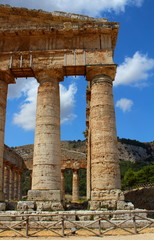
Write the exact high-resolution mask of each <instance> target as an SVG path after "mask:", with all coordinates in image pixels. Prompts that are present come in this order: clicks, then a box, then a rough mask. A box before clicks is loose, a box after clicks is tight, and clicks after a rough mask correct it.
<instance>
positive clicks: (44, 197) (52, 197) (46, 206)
mask: <svg viewBox="0 0 154 240" xmlns="http://www.w3.org/2000/svg"><path fill="white" fill-rule="evenodd" d="M17 208H18V210H24V209H25V210H26V209H27V210H37V211H60V210H63V205H62V202H61V193H60V190H29V191H28V201H24V202H19V203H18V207H17Z"/></svg>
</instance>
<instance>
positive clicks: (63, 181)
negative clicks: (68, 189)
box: [61, 169, 65, 201]
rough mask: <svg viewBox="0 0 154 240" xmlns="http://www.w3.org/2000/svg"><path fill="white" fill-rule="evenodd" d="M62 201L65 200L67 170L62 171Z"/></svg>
mask: <svg viewBox="0 0 154 240" xmlns="http://www.w3.org/2000/svg"><path fill="white" fill-rule="evenodd" d="M61 199H62V201H64V200H65V170H64V169H62V170H61Z"/></svg>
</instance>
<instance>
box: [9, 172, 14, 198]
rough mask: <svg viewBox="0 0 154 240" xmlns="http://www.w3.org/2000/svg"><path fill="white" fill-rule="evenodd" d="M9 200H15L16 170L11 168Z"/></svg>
mask: <svg viewBox="0 0 154 240" xmlns="http://www.w3.org/2000/svg"><path fill="white" fill-rule="evenodd" d="M9 200H14V169H13V168H10V184H9Z"/></svg>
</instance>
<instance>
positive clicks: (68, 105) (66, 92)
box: [60, 83, 77, 123]
mask: <svg viewBox="0 0 154 240" xmlns="http://www.w3.org/2000/svg"><path fill="white" fill-rule="evenodd" d="M76 92H77V87H76V85H75V83H73V84H70V85H69V87H68V89H66V87H64V86H63V85H62V84H60V108H61V111H60V114H61V123H65V122H68V121H70V120H73V119H74V118H75V117H76V115H75V114H73V113H72V110H73V107H74V104H75V98H74V97H75V94H76Z"/></svg>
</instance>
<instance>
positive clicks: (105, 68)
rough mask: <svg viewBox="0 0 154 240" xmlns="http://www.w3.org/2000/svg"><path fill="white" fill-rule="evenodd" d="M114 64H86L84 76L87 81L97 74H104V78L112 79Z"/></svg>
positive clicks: (114, 69) (114, 72)
mask: <svg viewBox="0 0 154 240" xmlns="http://www.w3.org/2000/svg"><path fill="white" fill-rule="evenodd" d="M116 68H117V65H116V64H109V65H107V64H106V65H101V66H87V67H86V78H87V81H92V80H93V79H95V78H96V77H97V76H106V78H108V79H111V80H112V81H114V78H115V74H116Z"/></svg>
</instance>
